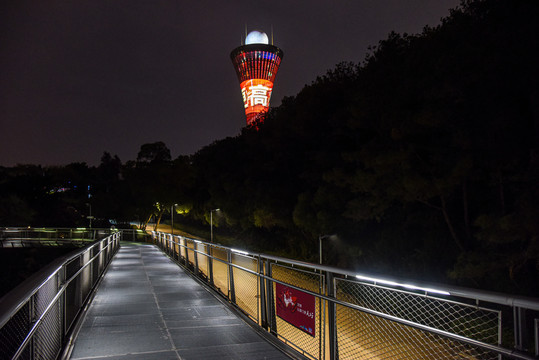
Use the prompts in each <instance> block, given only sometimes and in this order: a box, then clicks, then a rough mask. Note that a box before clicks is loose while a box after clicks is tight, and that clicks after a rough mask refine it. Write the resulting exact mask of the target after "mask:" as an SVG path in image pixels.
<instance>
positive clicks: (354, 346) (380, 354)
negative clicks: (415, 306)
mask: <svg viewBox="0 0 539 360" xmlns="http://www.w3.org/2000/svg"><path fill="white" fill-rule="evenodd" d="M336 308H337V321H336V322H337V351H338V358H339V359H373V360H374V359H376V360H379V359H413V360H431V359H437V360H438V359H439V360H455V359H458V360H475V359H476V360H497V359H498V355H497V354H496V353H494V352H490V351H488V350H483V349H480V348H473V347H471V346H469V345H466V344H464V343H460V342H457V341H453V340H449V339H447V338H444V337H441V336H439V335H435V334H432V333H428V332H425V331H422V330H418V329H415V328H412V327H409V326H405V325H402V324H399V323H396V322H393V321H390V320H386V319H383V318H381V317H378V316H374V315H371V314H367V313H365V312H362V311H359V310H356V309H352V308H349V307H346V306H342V305H337V306H336Z"/></svg>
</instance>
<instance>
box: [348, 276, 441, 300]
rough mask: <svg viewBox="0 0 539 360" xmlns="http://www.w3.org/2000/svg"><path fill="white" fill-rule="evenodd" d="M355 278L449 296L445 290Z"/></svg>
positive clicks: (375, 279)
mask: <svg viewBox="0 0 539 360" xmlns="http://www.w3.org/2000/svg"><path fill="white" fill-rule="evenodd" d="M356 278H358V279H359V280H366V281H372V282H373V283H374V284H383V285H389V286H399V287H403V288H406V289H410V290H419V291H425V292H429V293H433V294H440V295H451V294H450V293H449V292H448V291H445V290H436V289H432V288H426V287H421V286H416V285H412V284H401V283H398V282H395V281H389V280H384V279H377V278H373V277H368V276H363V275H356Z"/></svg>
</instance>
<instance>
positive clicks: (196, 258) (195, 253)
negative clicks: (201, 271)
mask: <svg viewBox="0 0 539 360" xmlns="http://www.w3.org/2000/svg"><path fill="white" fill-rule="evenodd" d="M197 244H198V243H197V242H196V241H193V256H194V257H195V275H198V253H197V250H198V245H197Z"/></svg>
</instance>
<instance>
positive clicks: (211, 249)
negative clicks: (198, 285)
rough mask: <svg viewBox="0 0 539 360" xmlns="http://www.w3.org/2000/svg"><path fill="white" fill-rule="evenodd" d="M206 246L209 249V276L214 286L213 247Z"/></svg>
mask: <svg viewBox="0 0 539 360" xmlns="http://www.w3.org/2000/svg"><path fill="white" fill-rule="evenodd" d="M206 246H207V247H208V275H209V278H210V284H211V285H212V286H213V246H212V245H206Z"/></svg>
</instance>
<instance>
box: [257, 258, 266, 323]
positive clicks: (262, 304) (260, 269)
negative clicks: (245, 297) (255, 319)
mask: <svg viewBox="0 0 539 360" xmlns="http://www.w3.org/2000/svg"><path fill="white" fill-rule="evenodd" d="M263 275H264V263H263V261H262V259H261V258H260V255H258V279H259V282H260V285H259V286H260V294H257V295H259V296H258V297H259V299H260V312H261V314H260V324H261V325H262V327H263V328H264V329H266V330H267V329H268V321H267V316H266V289H265V286H264V276H263Z"/></svg>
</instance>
